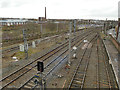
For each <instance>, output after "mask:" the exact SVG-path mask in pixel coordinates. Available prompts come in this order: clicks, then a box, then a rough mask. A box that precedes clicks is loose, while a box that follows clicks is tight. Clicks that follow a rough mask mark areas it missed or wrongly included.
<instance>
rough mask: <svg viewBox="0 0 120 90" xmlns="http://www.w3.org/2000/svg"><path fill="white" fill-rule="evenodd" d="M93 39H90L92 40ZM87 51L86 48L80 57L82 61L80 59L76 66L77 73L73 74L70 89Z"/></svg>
mask: <svg viewBox="0 0 120 90" xmlns="http://www.w3.org/2000/svg"><path fill="white" fill-rule="evenodd" d="M94 37H96V35H95V36H94ZM93 39H94V38H92V40H93ZM92 40H91V41H92ZM91 41H90V42H91ZM90 42H89V43H90ZM88 45H89V44H88ZM88 45H87V47H88ZM86 51H87V48H86V49H85V50H84V52H83V54H82V57H81V58H80V61H79V63H78V65H77V67H76V69H75V73H74V74H73V76H72V79H71V81H70V84H69V86H68V90H69V89H70V88H71V86H72V83H73V80H74V78H75V76H76V74H77V71H78V69H79V66H80V64H81V61H82V60H83V57H84V55H85V53H86Z"/></svg>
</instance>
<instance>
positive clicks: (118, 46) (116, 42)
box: [110, 35, 120, 52]
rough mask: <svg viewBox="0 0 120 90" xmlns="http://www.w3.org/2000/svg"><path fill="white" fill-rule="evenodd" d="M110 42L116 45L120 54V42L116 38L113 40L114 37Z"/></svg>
mask: <svg viewBox="0 0 120 90" xmlns="http://www.w3.org/2000/svg"><path fill="white" fill-rule="evenodd" d="M110 40H111V41H112V43H113V44H114V45H115V47H116V48H117V50H118V51H119V52H120V43H118V41H117V40H116V39H115V38H113V36H112V35H110Z"/></svg>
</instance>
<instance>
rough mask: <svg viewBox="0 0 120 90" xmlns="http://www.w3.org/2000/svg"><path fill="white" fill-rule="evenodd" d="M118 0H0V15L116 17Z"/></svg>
mask: <svg viewBox="0 0 120 90" xmlns="http://www.w3.org/2000/svg"><path fill="white" fill-rule="evenodd" d="M118 1H119V0H0V17H19V18H38V17H39V16H42V17H43V16H44V7H45V6H46V7H47V18H54V19H57V18H58V19H60V18H62V19H89V18H90V19H106V18H108V19H113V20H114V19H116V20H117V18H118Z"/></svg>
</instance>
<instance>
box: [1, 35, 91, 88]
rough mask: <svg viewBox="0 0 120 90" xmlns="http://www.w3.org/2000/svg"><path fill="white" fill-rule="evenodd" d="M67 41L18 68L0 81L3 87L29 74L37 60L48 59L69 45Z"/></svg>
mask: <svg viewBox="0 0 120 90" xmlns="http://www.w3.org/2000/svg"><path fill="white" fill-rule="evenodd" d="M89 34H90V33H89ZM83 35H84V34H83ZM77 38H78V37H77ZM82 38H85V36H83V37H82ZM74 41H76V40H74ZM78 41H79V40H78ZM67 43H68V42H65V43H64V44H62V45H60V46H59V47H57V48H55V49H53V50H52V51H50V52H48V53H46V54H45V55H43V56H41V57H40V58H38V59H36V60H34V61H33V62H30V63H29V64H27V65H25V66H24V67H22V68H20V69H19V70H17V71H15V72H13V73H11V74H10V75H8V76H6V77H4V78H3V79H2V80H1V81H0V82H2V83H3V87H2V89H3V88H5V87H7V86H9V85H10V84H12V83H15V82H16V80H18V79H19V78H21V77H22V76H23V75H25V74H26V73H28V74H29V72H30V71H31V70H32V69H34V68H35V67H36V61H38V60H40V59H42V61H46V60H47V59H48V58H50V57H51V56H53V55H54V54H56V53H57V52H59V51H60V50H62V49H63V48H64V47H66V46H67V45H68V44H67ZM33 63H34V64H33Z"/></svg>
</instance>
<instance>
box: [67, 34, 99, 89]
mask: <svg viewBox="0 0 120 90" xmlns="http://www.w3.org/2000/svg"><path fill="white" fill-rule="evenodd" d="M97 37H98V36H97V35H96V36H95V37H94V38H92V40H91V41H90V42H93V41H94V40H95V39H96V38H97ZM90 42H89V44H88V45H87V47H88V46H89V45H90ZM91 51H92V46H91V49H87V48H86V49H85V50H84V52H83V54H82V57H81V58H80V61H79V63H78V65H77V67H76V69H75V71H74V74H73V76H72V79H71V81H70V84H69V86H68V89H71V88H83V85H84V81H85V77H86V72H87V68H88V65H89V58H90V55H91Z"/></svg>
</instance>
